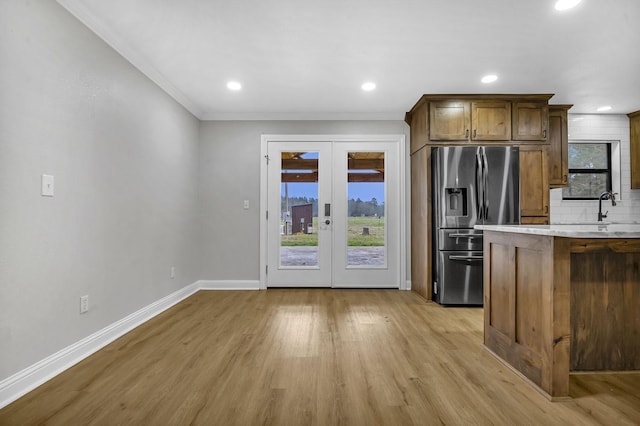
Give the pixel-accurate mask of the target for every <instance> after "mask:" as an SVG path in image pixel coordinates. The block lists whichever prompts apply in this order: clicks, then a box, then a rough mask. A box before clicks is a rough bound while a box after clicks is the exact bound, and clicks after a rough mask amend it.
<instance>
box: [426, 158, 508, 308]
mask: <svg viewBox="0 0 640 426" xmlns="http://www.w3.org/2000/svg"><path fill="white" fill-rule="evenodd" d="M431 158H432V173H433V179H432V182H433V188H432V189H433V194H432V195H433V203H432V205H433V225H434V226H433V229H434V236H435V238H434V240H433V244H434V245H433V250H432V253H433V298H434V300H435V301H436V302H438V303H440V304H442V305H482V302H483V287H482V231H479V230H474V229H473V227H474V225H477V224H505V225H516V224H519V223H520V158H519V149H518V147H506V146H455V147H440V148H433V152H432V157H431Z"/></svg>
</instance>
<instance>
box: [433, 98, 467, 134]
mask: <svg viewBox="0 0 640 426" xmlns="http://www.w3.org/2000/svg"><path fill="white" fill-rule="evenodd" d="M470 121H471V104H470V103H469V102H457V101H443V102H431V103H430V104H429V139H431V140H432V141H464V140H468V139H469V128H470V124H471V123H470Z"/></svg>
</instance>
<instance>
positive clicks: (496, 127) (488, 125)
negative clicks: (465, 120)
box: [471, 101, 511, 141]
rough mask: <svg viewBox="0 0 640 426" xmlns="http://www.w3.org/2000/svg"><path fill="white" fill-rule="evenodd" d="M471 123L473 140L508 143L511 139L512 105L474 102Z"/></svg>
mask: <svg viewBox="0 0 640 426" xmlns="http://www.w3.org/2000/svg"><path fill="white" fill-rule="evenodd" d="M471 123H472V126H471V128H472V129H473V130H472V132H471V139H472V140H476V141H508V140H510V139H511V103H510V102H503V101H487V102H472V103H471Z"/></svg>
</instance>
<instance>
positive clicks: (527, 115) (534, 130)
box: [511, 102, 549, 141]
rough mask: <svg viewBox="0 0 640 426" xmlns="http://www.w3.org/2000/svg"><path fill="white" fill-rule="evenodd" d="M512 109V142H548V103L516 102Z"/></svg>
mask: <svg viewBox="0 0 640 426" xmlns="http://www.w3.org/2000/svg"><path fill="white" fill-rule="evenodd" d="M512 108H513V114H512V121H513V123H512V125H511V132H512V137H511V139H512V140H514V141H546V140H547V126H548V117H549V108H548V106H547V103H546V102H514V103H513V106H512Z"/></svg>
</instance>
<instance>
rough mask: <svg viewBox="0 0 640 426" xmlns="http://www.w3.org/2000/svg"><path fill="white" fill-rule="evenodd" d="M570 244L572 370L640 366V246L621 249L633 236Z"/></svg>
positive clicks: (620, 368)
mask: <svg viewBox="0 0 640 426" xmlns="http://www.w3.org/2000/svg"><path fill="white" fill-rule="evenodd" d="M622 242H626V244H622ZM574 246H575V248H576V249H579V250H580V252H578V253H572V254H571V282H572V286H571V300H572V304H571V318H572V321H571V370H573V371H601V370H612V371H623V370H640V314H639V312H640V250H639V251H638V252H630V253H624V252H619V250H620V248H621V247H626V248H627V249H628V250H629V251H633V250H634V244H633V240H622V241H617V240H615V241H613V242H611V243H610V244H608V245H607V244H606V241H604V242H603V241H598V240H594V241H586V242H585V241H583V242H582V244H580V245H574ZM585 247H589V250H587V251H585V250H584V249H585ZM639 248H640V247H639Z"/></svg>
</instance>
